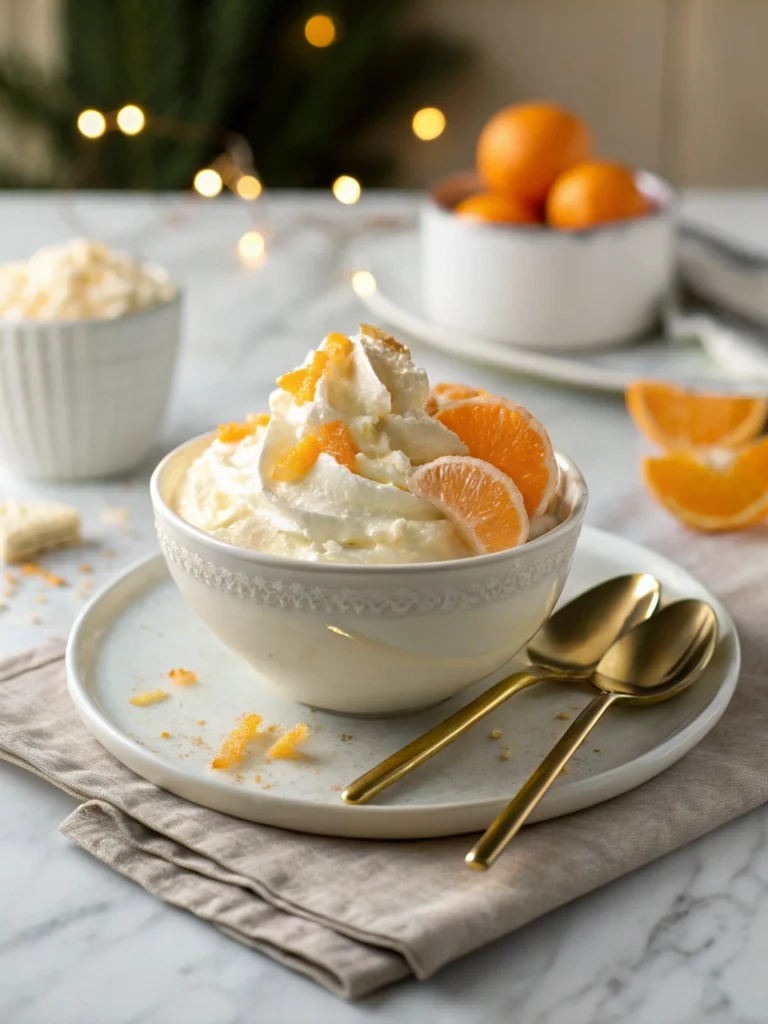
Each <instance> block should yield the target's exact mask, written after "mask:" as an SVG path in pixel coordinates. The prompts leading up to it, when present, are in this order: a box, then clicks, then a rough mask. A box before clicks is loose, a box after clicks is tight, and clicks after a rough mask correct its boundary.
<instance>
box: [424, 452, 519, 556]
mask: <svg viewBox="0 0 768 1024" xmlns="http://www.w3.org/2000/svg"><path fill="white" fill-rule="evenodd" d="M408 489H409V491H411V493H412V494H415V495H416V496H417V497H419V498H423V499H424V500H425V501H428V502H430V503H431V504H432V505H434V506H435V507H436V508H438V509H440V511H441V512H442V513H443V515H445V517H446V518H447V519H449V520H450V521H451V522H452V523H453V525H454V526H455V527H456V531H457V532H458V534H459V535H460V536H461V538H462V539H463V540H464V543H465V544H466V545H467V547H468V548H469V549H470V550H471V551H473V552H474V553H475V554H477V555H484V554H490V553H491V552H493V551H506V550H507V549H508V548H514V547H517V546H518V545H519V544H524V543H525V542H526V540H528V527H529V524H528V515H527V514H526V511H525V503H524V501H523V497H522V495H521V494H520V491H519V490H518V489H517V487H516V486H515V484H514V483H513V482H512V480H510V478H509V477H508V476H506V475H505V474H504V473H502V472H501V471H500V470H498V469H496V468H495V467H494V466H492V465H490V463H488V462H483V461H481V460H480V459H473V458H471V457H470V456H468V455H444V456H443V457H442V458H439V459H435V461H434V462H428V463H427V464H426V465H425V466H419V468H418V469H416V470H414V472H413V473H412V474H411V476H410V478H409V480H408Z"/></svg>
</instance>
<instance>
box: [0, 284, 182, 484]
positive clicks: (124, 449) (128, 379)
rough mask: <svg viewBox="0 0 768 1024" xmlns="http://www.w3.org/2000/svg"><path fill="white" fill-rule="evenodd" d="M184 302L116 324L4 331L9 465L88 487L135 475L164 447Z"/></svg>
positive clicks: (2, 384) (13, 326) (2, 427)
mask: <svg viewBox="0 0 768 1024" xmlns="http://www.w3.org/2000/svg"><path fill="white" fill-rule="evenodd" d="M180 321H181V295H180V294H177V295H176V296H175V297H174V298H173V299H171V300H170V301H168V302H163V303H160V304H158V305H156V306H152V307H151V308H149V309H146V310H142V311H141V312H138V313H130V314H128V315H126V316H121V317H116V318H115V319H113V320H77V321H61V322H58V323H49V322H38V321H24V322H21V323H4V322H2V321H0V463H1V464H3V465H4V466H6V467H8V468H9V469H11V470H12V471H13V472H14V473H17V474H18V475H20V476H26V477H36V478H40V479H53V480H82V479H87V478H89V477H99V476H108V475H111V474H114V473H120V472H123V471H124V470H127V469H130V468H131V467H132V466H134V465H136V463H137V462H139V461H140V459H142V458H143V457H144V456H145V455H146V454H147V453H148V452H149V450H150V448H151V447H152V445H153V443H154V442H155V440H156V439H157V434H158V432H159V429H160V423H161V421H162V418H163V413H164V412H165V406H166V403H167V401H168V395H169V393H170V388H171V382H172V380H173V371H174V368H175V365H176V356H177V352H178V347H179V336H180V326H181V324H180Z"/></svg>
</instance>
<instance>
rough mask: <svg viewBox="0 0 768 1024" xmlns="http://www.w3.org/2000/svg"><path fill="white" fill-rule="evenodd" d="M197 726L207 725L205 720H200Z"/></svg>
mask: <svg viewBox="0 0 768 1024" xmlns="http://www.w3.org/2000/svg"><path fill="white" fill-rule="evenodd" d="M197 724H198V725H205V719H204V718H198V720H197Z"/></svg>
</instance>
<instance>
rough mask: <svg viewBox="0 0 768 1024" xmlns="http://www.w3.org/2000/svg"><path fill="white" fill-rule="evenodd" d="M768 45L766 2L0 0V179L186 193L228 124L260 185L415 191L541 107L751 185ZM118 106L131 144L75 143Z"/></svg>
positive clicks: (760, 149) (653, 155) (664, 157)
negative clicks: (340, 181) (492, 130)
mask: <svg viewBox="0 0 768 1024" xmlns="http://www.w3.org/2000/svg"><path fill="white" fill-rule="evenodd" d="M766 39H768V2H766V0H473V2H471V3H470V2H467V0H365V3H362V2H360V0H327V2H318V3H310V2H304V0H0V118H1V120H0V185H2V186H5V187H15V186H18V187H27V188H28V187H42V188H45V187H65V186H69V185H73V184H74V185H77V186H79V187H91V188H138V189H153V190H154V189H177V188H189V187H190V185H191V183H192V180H193V178H194V174H195V172H196V170H197V169H198V168H200V167H201V166H204V165H205V164H206V163H208V162H210V161H211V160H213V159H214V158H215V156H216V154H217V153H220V152H221V149H222V140H223V139H226V133H227V132H228V131H235V132H237V133H239V134H241V135H242V136H243V137H244V138H245V139H246V140H247V142H248V143H249V145H250V148H251V150H252V152H253V164H254V169H255V171H256V173H257V175H258V177H259V178H260V179H261V180H262V181H263V182H264V184H266V185H268V186H273V187H283V186H289V187H290V186H295V187H327V186H328V185H330V184H331V182H333V181H334V180H335V179H336V177H337V176H338V175H339V174H341V173H344V174H351V175H354V176H355V177H357V178H358V179H359V180H360V182H361V183H362V184H363V186H370V185H387V186H395V187H398V186H399V187H420V186H423V185H424V184H425V183H427V182H428V181H429V180H430V179H432V178H434V177H436V176H438V175H440V174H443V173H445V172H446V171H448V170H452V169H456V168H459V167H464V166H469V165H470V164H471V163H472V161H473V151H474V145H475V140H476V138H477V135H478V132H479V130H480V128H481V127H482V125H483V123H484V122H485V120H486V119H487V117H488V116H489V115H490V114H491V113H492V112H493V111H494V110H496V109H498V108H499V107H501V106H504V105H505V104H508V103H512V102H515V101H519V100H524V99H533V98H537V99H538V98H541V99H552V100H555V101H559V102H561V103H563V104H565V105H567V106H568V107H570V108H571V109H573V110H574V111H575V112H577V113H579V114H580V115H582V116H583V117H584V118H586V120H587V121H589V122H590V123H591V125H592V126H593V128H594V130H595V133H596V136H597V139H598V144H599V146H600V148H602V149H604V150H605V151H606V152H608V153H610V154H612V155H613V156H615V157H616V158H618V159H621V160H624V161H626V162H627V163H629V164H633V165H640V166H645V167H647V168H650V169H652V170H655V171H658V172H660V173H662V174H663V175H665V176H666V177H668V178H670V179H671V180H672V181H673V182H675V183H677V184H680V185H699V186H702V185H703V186H760V185H765V183H766V181H767V180H768V117H766V99H765V97H766V95H768V61H766V60H765V40H766ZM124 104H136V105H137V106H139V108H140V109H141V111H142V112H143V113H144V114H145V115H146V118H147V120H146V125H145V126H144V129H143V130H142V131H141V132H140V133H139V134H138V135H137V136H136V137H133V138H130V137H127V136H126V135H125V134H122V133H121V132H119V131H113V132H109V133H108V134H107V135H105V136H104V137H103V138H100V139H99V141H98V144H96V143H95V141H94V140H92V139H88V138H86V137H85V136H84V135H83V134H82V132H80V131H78V129H77V118H78V115H79V114H80V113H81V112H82V111H83V110H87V109H95V110H97V111H102V112H104V113H106V114H107V115H109V112H110V111H113V112H114V111H117V110H118V109H119V108H120V107H121V106H123V105H124ZM424 107H427V108H432V107H434V108H437V109H438V111H441V112H442V113H443V114H444V115H445V125H444V130H442V131H440V129H441V128H442V127H443V126H442V122H441V121H440V119H439V117H437V115H434V114H433V115H432V120H430V118H429V117H427V118H426V120H423V122H422V123H421V124H420V123H419V122H418V121H417V122H414V121H413V115H414V113H415V112H416V111H418V110H419V109H421V108H424ZM96 127H97V128H98V123H97V125H96ZM419 135H422V136H427V137H428V138H419ZM429 136H434V137H431V138H430V137H429Z"/></svg>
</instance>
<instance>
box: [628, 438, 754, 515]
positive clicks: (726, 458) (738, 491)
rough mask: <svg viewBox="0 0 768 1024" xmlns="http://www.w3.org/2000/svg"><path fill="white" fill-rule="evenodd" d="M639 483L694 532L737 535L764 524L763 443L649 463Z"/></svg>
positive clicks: (648, 460)
mask: <svg viewBox="0 0 768 1024" xmlns="http://www.w3.org/2000/svg"><path fill="white" fill-rule="evenodd" d="M643 477H644V478H645V482H646V485H647V486H648V489H649V490H650V492H651V494H652V495H653V496H654V498H656V500H657V501H658V502H659V503H660V504H661V505H663V506H664V508H666V509H667V510H668V511H669V512H671V513H672V515H674V516H677V518H678V519H680V520H681V521H682V522H684V523H686V525H688V526H693V527H694V528H695V529H697V530H706V531H711V532H718V531H724V530H739V529H743V528H744V527H746V526H752V525H754V524H755V523H757V522H759V521H760V520H762V519H766V518H768V438H766V439H764V440H762V441H756V442H755V443H754V444H751V445H749V446H748V447H746V448H743V449H741V451H735V452H734V451H723V450H722V449H721V450H719V451H713V452H710V453H706V454H705V453H695V452H668V453H667V454H666V455H659V456H656V457H649V458H646V459H644V460H643Z"/></svg>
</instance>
